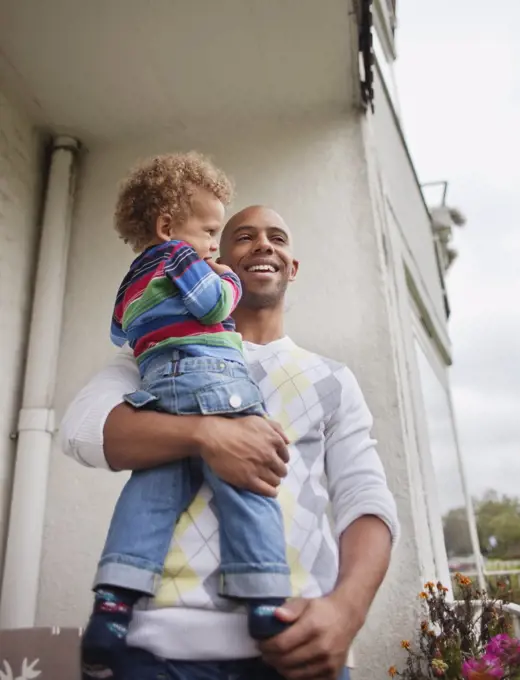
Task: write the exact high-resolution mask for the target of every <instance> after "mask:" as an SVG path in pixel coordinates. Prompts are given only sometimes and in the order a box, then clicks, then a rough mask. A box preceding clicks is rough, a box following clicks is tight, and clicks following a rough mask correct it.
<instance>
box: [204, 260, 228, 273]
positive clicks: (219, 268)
mask: <svg viewBox="0 0 520 680" xmlns="http://www.w3.org/2000/svg"><path fill="white" fill-rule="evenodd" d="M206 262H207V263H208V265H209V266H210V267H211V269H213V271H214V272H215V274H218V275H219V276H222V274H227V273H228V272H232V271H233V270H232V269H231V267H228V266H227V264H220V263H219V262H215V260H213V259H208V260H206Z"/></svg>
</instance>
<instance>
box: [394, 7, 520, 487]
mask: <svg viewBox="0 0 520 680" xmlns="http://www.w3.org/2000/svg"><path fill="white" fill-rule="evenodd" d="M397 11H398V17H399V28H398V34H397V46H398V52H399V58H398V61H397V65H396V72H397V81H398V88H399V99H400V103H401V109H402V120H403V126H404V131H405V135H406V137H407V140H408V144H409V147H410V151H411V154H412V157H413V159H414V162H415V165H416V168H417V171H418V174H419V178H420V181H421V182H426V181H432V180H444V179H446V180H448V181H449V184H450V185H449V193H448V203H449V204H450V205H453V206H457V207H459V208H460V209H461V210H462V211H463V212H464V213H465V214H466V216H467V218H468V223H467V225H466V226H465V227H464V228H463V229H462V230H459V231H458V234H457V238H456V242H455V245H456V248H457V249H458V251H459V258H458V260H457V261H456V262H455V264H454V265H453V269H452V270H451V271H450V273H449V276H448V285H449V296H450V304H451V307H452V317H451V321H450V335H451V338H452V342H453V353H454V362H455V363H454V367H453V369H452V378H451V379H452V387H453V397H454V402H455V408H456V415H457V420H458V430H459V436H460V439H461V445H462V452H463V456H464V460H465V464H466V468H467V471H468V481H469V486H470V491H471V493H472V494H479V493H482V492H483V491H485V490H486V489H487V488H495V489H497V490H499V491H501V492H504V493H510V494H516V495H519V496H520V39H519V37H518V32H519V31H520V2H519V0H494V1H493V2H488V1H487V0H398V2H397Z"/></svg>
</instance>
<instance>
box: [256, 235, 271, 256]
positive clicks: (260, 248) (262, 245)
mask: <svg viewBox="0 0 520 680" xmlns="http://www.w3.org/2000/svg"><path fill="white" fill-rule="evenodd" d="M254 250H255V252H256V253H272V252H274V250H273V244H272V243H271V241H270V240H269V239H268V238H267V236H259V237H258V238H257V240H256V241H255V248H254Z"/></svg>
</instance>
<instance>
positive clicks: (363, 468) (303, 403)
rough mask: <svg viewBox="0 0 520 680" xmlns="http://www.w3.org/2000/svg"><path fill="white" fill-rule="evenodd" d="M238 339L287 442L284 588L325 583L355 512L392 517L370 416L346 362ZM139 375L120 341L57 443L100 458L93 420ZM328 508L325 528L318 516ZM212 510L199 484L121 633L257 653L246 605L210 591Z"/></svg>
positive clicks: (394, 526)
mask: <svg viewBox="0 0 520 680" xmlns="http://www.w3.org/2000/svg"><path fill="white" fill-rule="evenodd" d="M244 344H245V352H246V358H247V361H248V365H249V368H250V371H251V374H252V377H253V378H254V379H255V380H256V381H257V383H258V384H259V386H260V389H261V390H262V394H263V396H264V399H265V402H266V406H267V410H268V411H269V414H270V415H271V417H272V418H274V419H275V420H277V421H278V422H279V423H280V424H281V425H282V427H283V428H284V430H285V432H286V433H287V435H288V437H289V439H290V441H291V444H290V447H289V452H290V462H289V465H288V475H287V477H286V478H284V480H283V481H282V485H281V487H280V493H279V496H278V498H279V502H280V504H281V507H282V512H283V515H284V523H285V534H286V543H287V558H288V562H289V566H290V569H291V580H292V587H293V594H294V595H301V596H303V597H318V596H320V595H322V594H325V593H327V592H330V591H331V590H332V588H333V587H334V584H335V581H336V578H337V573H338V548H337V539H338V537H339V536H340V535H341V534H342V532H343V531H344V530H345V529H346V528H347V527H348V526H349V525H350V524H352V522H354V521H355V520H356V519H358V518H359V517H361V516H363V515H375V516H377V517H379V518H380V519H381V520H382V521H383V522H385V523H386V525H387V526H388V528H389V529H390V532H391V534H392V536H393V538H394V539H395V538H396V536H397V534H398V520H397V514H396V507H395V502H394V499H393V497H392V494H391V493H390V491H389V489H388V487H387V484H386V478H385V474H384V471H383V466H382V464H381V461H380V459H379V456H378V454H377V452H376V449H375V442H374V440H373V439H372V438H371V435H370V430H371V427H372V417H371V414H370V412H369V410H368V407H367V406H366V403H365V400H364V399H363V395H362V393H361V390H360V388H359V386H358V384H357V381H356V379H355V378H354V376H353V375H352V373H351V372H350V371H349V370H348V369H347V368H346V367H344V366H342V365H340V364H338V363H336V362H334V361H331V360H329V359H325V358H323V357H321V356H318V355H316V354H313V353H311V352H308V351H306V350H304V349H301V348H300V347H298V346H297V345H295V344H294V343H293V342H292V340H290V338H288V337H285V338H282V339H280V340H276V341H274V342H271V343H269V344H267V345H253V344H251V343H244ZM138 386H139V373H138V370H137V366H136V364H135V360H134V359H133V357H132V356H131V354H130V353H128V352H125V351H122V352H120V353H119V354H118V355H117V356H116V357H115V359H114V360H113V361H112V363H111V364H109V365H108V366H107V367H106V368H105V369H104V370H102V371H101V372H100V373H99V374H98V375H97V376H95V377H94V378H93V379H92V380H91V381H90V383H89V384H88V385H87V386H86V387H85V388H84V389H83V390H82V391H81V392H80V393H79V394H78V396H77V397H76V399H75V400H74V401H73V403H72V404H71V405H70V407H69V409H68V411H67V413H66V414H65V417H64V420H63V422H62V427H61V438H62V445H63V450H64V451H65V453H66V454H67V455H69V456H71V457H72V458H74V459H75V460H77V461H78V462H80V463H82V464H83V465H87V466H92V467H104V468H109V466H108V464H107V461H106V459H105V455H104V452H103V427H104V423H105V420H106V418H107V416H108V414H109V413H110V411H111V410H112V409H113V408H114V407H115V406H117V405H118V404H120V403H121V402H122V400H123V394H125V393H127V392H132V391H133V390H135V389H137V388H138ZM329 504H330V506H331V508H332V516H333V525H334V532H333V531H332V530H331V526H330V522H329V519H328V513H327V510H328V507H329ZM218 567H219V538H218V521H217V517H216V514H215V508H214V505H213V501H212V496H211V491H210V490H209V488H208V487H207V486H203V487H202V489H201V490H200V492H199V494H198V496H197V497H196V499H195V500H194V501H193V503H192V505H191V506H190V508H189V509H188V510H187V512H186V513H184V515H183V516H182V517H181V519H180V521H179V522H178V524H177V526H176V527H175V531H174V533H173V537H172V543H171V548H170V552H169V554H168V556H167V558H166V562H165V568H164V575H163V579H162V583H161V585H160V587H159V589H158V592H157V594H156V597H155V599H154V600H148V599H143V601H142V602H141V603H140V606H139V607H138V609H137V611H136V612H135V613H134V618H133V621H132V626H131V629H130V633H129V638H128V642H129V644H131V645H134V646H137V647H141V648H144V649H147V650H149V651H150V652H152V653H154V654H156V655H158V656H160V657H164V658H170V659H187V660H189V659H198V660H204V659H206V660H208V659H214V660H218V659H238V658H247V657H251V656H255V655H257V654H258V652H257V650H256V646H255V643H254V642H253V640H252V639H251V638H250V637H249V636H248V634H247V625H246V616H245V612H244V611H243V610H242V608H241V607H240V606H237V605H236V604H235V603H233V602H232V601H230V600H225V599H222V598H220V597H219V596H218V592H217V591H218Z"/></svg>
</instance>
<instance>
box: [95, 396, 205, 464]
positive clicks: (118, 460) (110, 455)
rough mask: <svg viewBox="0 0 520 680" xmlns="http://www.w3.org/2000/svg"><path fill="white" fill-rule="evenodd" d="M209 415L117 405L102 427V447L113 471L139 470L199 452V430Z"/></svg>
mask: <svg viewBox="0 0 520 680" xmlns="http://www.w3.org/2000/svg"><path fill="white" fill-rule="evenodd" d="M204 417H207V416H172V415H169V414H166V413H158V412H157V411H136V410H134V409H132V408H131V407H130V406H128V405H127V404H120V405H119V406H116V407H115V408H114V409H113V410H112V411H111V412H110V413H109V415H108V417H107V419H106V421H105V426H104V429H103V449H104V452H105V456H106V459H107V462H108V464H109V465H110V467H112V468H113V469H114V470H139V469H142V468H150V467H156V466H159V465H164V464H166V463H171V462H173V461H175V460H181V459H182V458H187V457H189V456H192V455H195V454H196V453H198V448H199V440H198V432H199V429H200V425H201V424H202V423H201V421H202V418H204Z"/></svg>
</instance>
